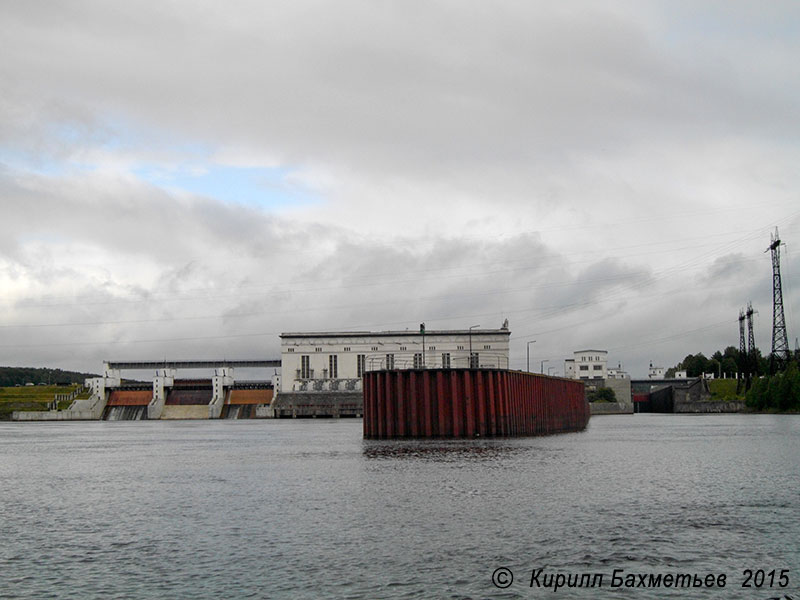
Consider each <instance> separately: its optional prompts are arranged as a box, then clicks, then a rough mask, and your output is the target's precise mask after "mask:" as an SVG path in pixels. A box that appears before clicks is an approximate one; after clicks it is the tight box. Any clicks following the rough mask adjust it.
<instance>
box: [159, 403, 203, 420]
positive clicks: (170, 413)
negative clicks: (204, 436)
mask: <svg viewBox="0 0 800 600" xmlns="http://www.w3.org/2000/svg"><path fill="white" fill-rule="evenodd" d="M161 418H162V419H208V404H184V405H180V404H176V405H169V404H168V405H165V406H164V408H163V409H162V410H161Z"/></svg>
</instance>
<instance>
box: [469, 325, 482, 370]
mask: <svg viewBox="0 0 800 600" xmlns="http://www.w3.org/2000/svg"><path fill="white" fill-rule="evenodd" d="M476 327H480V325H473V326H472V327H470V328H469V368H470V369H471V368H472V330H473V329H475V328H476Z"/></svg>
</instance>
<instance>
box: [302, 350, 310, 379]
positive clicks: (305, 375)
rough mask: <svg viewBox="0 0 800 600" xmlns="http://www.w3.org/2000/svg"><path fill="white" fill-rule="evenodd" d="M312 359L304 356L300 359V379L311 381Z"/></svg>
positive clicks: (306, 355)
mask: <svg viewBox="0 0 800 600" xmlns="http://www.w3.org/2000/svg"><path fill="white" fill-rule="evenodd" d="M310 359H311V357H310V356H309V355H308V354H304V355H303V356H301V357H300V379H311V360H310Z"/></svg>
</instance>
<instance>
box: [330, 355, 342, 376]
mask: <svg viewBox="0 0 800 600" xmlns="http://www.w3.org/2000/svg"><path fill="white" fill-rule="evenodd" d="M328 367H330V368H329V369H328V372H329V373H330V374H331V379H336V378H338V377H339V357H338V356H336V355H335V354H331V355H330V356H329V357H328Z"/></svg>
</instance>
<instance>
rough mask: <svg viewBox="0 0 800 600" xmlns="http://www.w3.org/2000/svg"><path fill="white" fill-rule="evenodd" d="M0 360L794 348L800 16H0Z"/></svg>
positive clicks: (780, 10)
mask: <svg viewBox="0 0 800 600" xmlns="http://www.w3.org/2000/svg"><path fill="white" fill-rule="evenodd" d="M0 39H2V52H0V80H2V82H3V85H2V87H1V88H0V207H1V208H2V212H1V213H0V214H1V215H2V218H0V289H2V292H1V293H0V311H1V312H0V365H8V366H45V367H58V368H62V369H72V370H81V371H90V372H99V371H100V370H101V369H102V362H103V361H104V360H136V359H139V360H158V359H163V358H166V359H172V360H179V359H192V358H229V359H230V358H236V359H244V358H276V357H278V356H279V352H280V340H279V338H278V335H279V334H280V333H281V332H284V331H341V330H373V331H379V330H404V329H407V328H408V329H416V328H418V327H419V323H421V322H425V323H426V327H427V329H428V330H432V329H453V328H462V329H463V328H467V327H470V326H473V325H479V326H481V327H482V328H498V327H500V325H501V324H502V322H503V320H504V319H508V320H509V326H510V330H511V334H512V335H511V367H512V368H520V369H524V368H526V367H527V354H526V353H527V351H528V350H530V353H531V369H532V370H533V369H535V370H543V371H549V372H550V373H551V374H561V373H563V368H564V367H563V361H564V359H565V358H568V357H571V356H572V353H573V352H574V351H576V350H581V349H588V348H591V349H604V350H608V353H609V365H610V366H617V365H621V366H622V368H623V369H625V370H627V371H628V372H629V373H630V374H631V375H633V376H634V377H642V376H646V373H647V367H648V365H649V364H650V363H653V364H655V365H658V366H664V367H671V366H674V365H676V364H677V363H678V362H679V361H681V360H682V359H683V358H684V357H685V356H686V355H687V354H690V353H691V354H694V353H697V352H703V353H705V354H706V355H707V356H710V355H711V354H712V353H713V352H714V351H716V350H721V349H724V348H725V347H726V346H730V345H733V346H738V341H739V330H738V314H739V310H740V309H741V308H742V307H744V306H746V304H747V302H752V303H753V307H754V308H755V310H756V311H757V314H756V315H755V323H754V326H755V337H756V342H757V345H758V346H759V348H760V349H761V350H762V352H763V353H764V354H768V353H769V351H770V349H771V340H772V320H773V315H772V292H773V290H772V265H771V261H770V255H769V254H768V253H765V252H764V250H765V249H766V248H767V246H769V244H770V236H771V234H772V233H773V232H774V230H775V228H776V227H777V228H778V231H779V234H780V238H781V240H782V241H783V242H784V244H785V245H783V246H781V269H782V275H783V300H784V307H785V317H786V324H787V329H788V334H789V345H790V347H791V348H794V347H795V344H796V341H795V340H796V337H797V336H798V335H799V332H798V329H797V328H798V326H800V266H799V264H800V201H799V200H800V102H798V98H800V61H798V60H797V57H798V56H800V4H798V3H796V2H791V1H789V2H781V1H778V0H775V1H772V2H768V3H756V2H735V1H724V2H723V1H719V2H710V1H706V2H703V1H699V0H693V1H691V2H679V1H669V2H653V1H639V0H635V1H620V2H612V1H601V2H581V1H575V2H569V3H564V2H539V1H533V2H531V1H524V2H523V1H519V2H506V1H502V0H501V1H498V2H471V1H465V0H457V1H456V0H453V1H438V0H430V1H425V2H421V1H416V0H403V1H399V0H398V1H385V0H368V1H367V0H365V1H363V2H357V1H349V0H343V1H341V2H315V1H306V0H292V1H291V2H280V1H279V2H267V3H265V2H255V1H254V2H241V1H234V2H224V3H223V2H202V1H196V0H193V1H191V2H188V1H163V0H161V1H159V2H149V1H142V2H136V3H123V2H107V1H105V0H97V1H84V0H74V1H71V2H65V3H53V2H39V1H30V0H21V1H15V0H6V1H5V2H3V3H2V4H0Z"/></svg>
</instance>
